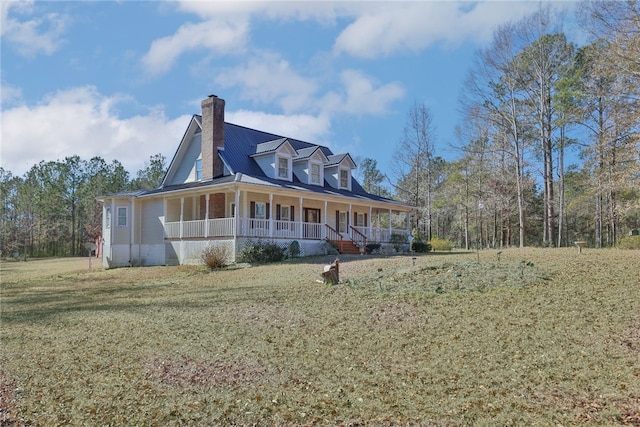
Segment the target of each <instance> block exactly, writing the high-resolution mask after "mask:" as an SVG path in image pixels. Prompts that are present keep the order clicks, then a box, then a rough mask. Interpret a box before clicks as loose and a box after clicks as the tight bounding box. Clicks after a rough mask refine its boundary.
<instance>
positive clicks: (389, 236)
mask: <svg viewBox="0 0 640 427" xmlns="http://www.w3.org/2000/svg"><path fill="white" fill-rule="evenodd" d="M389 241H391V209H389Z"/></svg>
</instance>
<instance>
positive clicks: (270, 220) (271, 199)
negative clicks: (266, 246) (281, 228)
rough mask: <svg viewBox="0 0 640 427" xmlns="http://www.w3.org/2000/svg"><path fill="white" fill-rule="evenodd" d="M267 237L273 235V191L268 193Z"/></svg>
mask: <svg viewBox="0 0 640 427" xmlns="http://www.w3.org/2000/svg"><path fill="white" fill-rule="evenodd" d="M269 237H273V193H269Z"/></svg>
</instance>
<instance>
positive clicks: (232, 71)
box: [216, 53, 318, 114]
mask: <svg viewBox="0 0 640 427" xmlns="http://www.w3.org/2000/svg"><path fill="white" fill-rule="evenodd" d="M216 83H217V84H219V85H221V86H223V87H232V86H239V87H240V88H241V96H242V97H243V98H244V99H249V100H251V101H254V102H260V103H262V104H278V105H279V106H280V107H281V108H282V110H283V111H284V112H285V114H289V113H291V112H293V111H299V110H301V109H304V108H306V107H307V106H308V105H309V103H310V102H312V100H313V96H314V94H315V92H316V91H317V90H318V87H317V84H316V82H315V81H314V80H313V79H310V78H305V77H302V76H300V75H299V74H298V73H296V72H295V71H294V70H292V69H291V67H290V64H289V62H287V61H285V60H284V59H282V58H280V57H279V56H278V55H275V54H269V53H264V54H262V55H259V57H253V58H252V59H250V60H249V61H248V62H247V64H246V65H243V66H240V67H236V68H229V69H227V70H225V71H223V72H220V73H219V74H218V76H217V77H216Z"/></svg>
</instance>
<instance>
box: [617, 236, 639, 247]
mask: <svg viewBox="0 0 640 427" xmlns="http://www.w3.org/2000/svg"><path fill="white" fill-rule="evenodd" d="M618 247H619V248H620V249H640V236H625V237H623V238H622V239H620V242H618Z"/></svg>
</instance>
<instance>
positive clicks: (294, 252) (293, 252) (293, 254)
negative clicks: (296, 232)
mask: <svg viewBox="0 0 640 427" xmlns="http://www.w3.org/2000/svg"><path fill="white" fill-rule="evenodd" d="M299 256H300V243H298V241H297V240H294V241H293V242H291V244H290V245H289V257H290V258H297V257H299Z"/></svg>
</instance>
